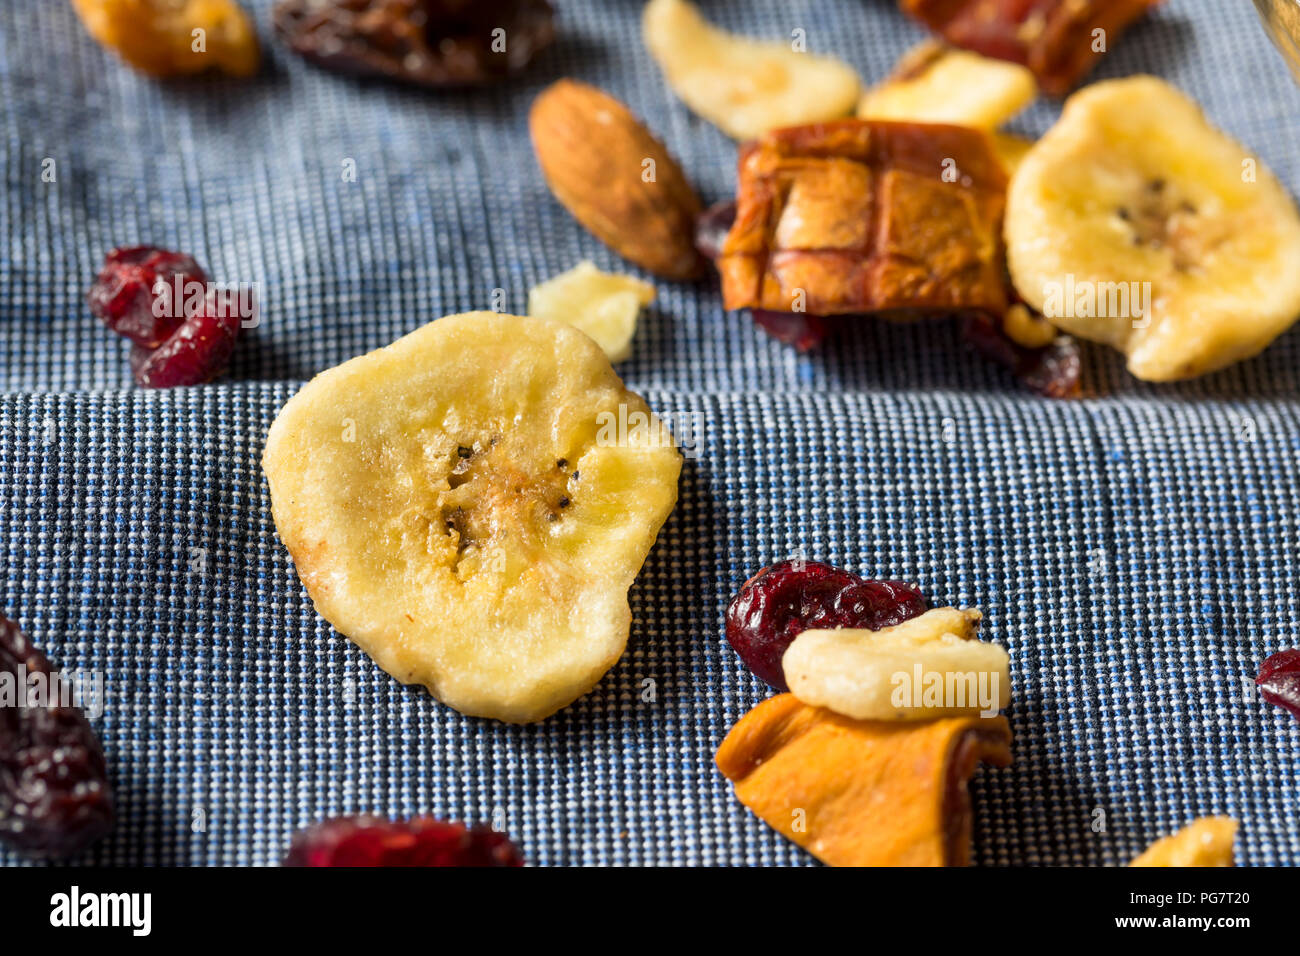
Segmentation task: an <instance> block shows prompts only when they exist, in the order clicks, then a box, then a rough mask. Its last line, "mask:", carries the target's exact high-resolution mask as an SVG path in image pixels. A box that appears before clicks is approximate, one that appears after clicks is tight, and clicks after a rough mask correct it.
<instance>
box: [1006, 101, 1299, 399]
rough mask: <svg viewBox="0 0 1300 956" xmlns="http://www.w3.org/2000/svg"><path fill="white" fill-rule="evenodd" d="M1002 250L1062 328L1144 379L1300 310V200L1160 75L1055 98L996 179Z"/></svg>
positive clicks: (1238, 356) (1198, 361) (1255, 345)
mask: <svg viewBox="0 0 1300 956" xmlns="http://www.w3.org/2000/svg"><path fill="white" fill-rule="evenodd" d="M1004 232H1005V236H1006V245H1007V264H1008V266H1009V268H1010V272H1011V278H1012V280H1013V281H1014V283H1015V287H1016V291H1017V292H1019V293H1020V296H1021V298H1023V299H1024V301H1025V302H1026V303H1027V304H1028V305H1030V306H1031V307H1032V308H1034V309H1035V310H1036V311H1038V312H1040V313H1042V314H1043V315H1044V316H1046V317H1047V319H1048V320H1049V321H1051V322H1052V323H1053V324H1054V325H1056V326H1058V327H1059V328H1062V329H1065V330H1066V331H1067V332H1071V333H1073V334H1075V335H1077V336H1079V337H1080V338H1085V339H1092V340H1093V341H1097V342H1104V343H1106V344H1108V345H1111V346H1113V347H1115V348H1117V349H1119V350H1120V351H1122V352H1124V353H1125V354H1126V355H1127V356H1128V367H1129V371H1131V372H1132V373H1133V374H1134V375H1135V376H1137V377H1138V378H1141V379H1147V380H1149V381H1169V380H1173V379H1185V378H1191V377H1193V376H1196V375H1202V374H1204V373H1206V372H1210V371H1214V370H1215V369H1220V368H1223V367H1224V366H1227V365H1231V364H1232V363H1233V362H1238V361H1241V360H1242V359H1245V358H1249V357H1250V356H1252V355H1255V354H1256V353H1258V352H1260V351H1261V350H1263V349H1264V348H1265V347H1266V346H1267V345H1268V344H1269V343H1270V342H1272V341H1273V339H1275V338H1276V337H1277V336H1278V335H1280V334H1281V333H1282V332H1284V331H1285V330H1286V329H1287V328H1288V327H1289V326H1290V325H1291V324H1292V323H1293V322H1295V320H1296V318H1297V317H1300V214H1297V212H1296V206H1295V203H1294V202H1293V201H1292V200H1291V197H1290V196H1288V195H1287V192H1286V190H1285V189H1284V188H1283V187H1282V185H1281V184H1280V183H1279V182H1278V181H1277V179H1276V178H1275V177H1274V176H1273V174H1272V173H1271V172H1269V171H1268V169H1266V168H1265V167H1264V165H1263V163H1261V162H1260V161H1259V160H1258V158H1257V157H1255V156H1254V154H1252V153H1251V152H1250V151H1249V150H1248V149H1246V148H1245V147H1244V146H1242V145H1241V144H1239V143H1237V142H1235V141H1233V140H1232V139H1230V138H1229V137H1228V136H1226V135H1225V134H1223V133H1222V132H1220V131H1219V130H1217V129H1215V128H1214V127H1213V126H1211V125H1210V124H1209V122H1208V121H1207V120H1206V118H1205V116H1204V115H1203V114H1202V112H1201V110H1200V107H1199V106H1197V104H1196V103H1195V102H1193V101H1192V100H1191V99H1189V98H1188V97H1187V96H1185V95H1184V94H1183V93H1181V92H1179V91H1178V90H1176V89H1175V88H1174V87H1172V86H1170V85H1169V84H1168V83H1166V82H1164V81H1163V80H1160V79H1157V78H1155V77H1152V76H1135V77H1130V78H1127V79H1122V80H1109V81H1106V82H1103V83H1096V84H1093V85H1092V86H1089V87H1087V88H1085V89H1084V90H1082V91H1080V92H1078V93H1076V94H1074V95H1073V96H1071V97H1070V99H1069V100H1067V101H1066V104H1065V109H1064V112H1063V113H1062V115H1061V118H1060V120H1059V121H1058V122H1057V124H1056V125H1055V126H1053V127H1052V129H1051V130H1049V131H1048V133H1047V135H1045V136H1044V137H1043V138H1042V139H1041V140H1039V141H1038V142H1037V143H1036V144H1035V145H1034V146H1033V148H1032V149H1030V150H1029V151H1028V153H1027V154H1026V155H1025V157H1024V158H1023V159H1022V160H1021V162H1020V164H1019V167H1018V168H1017V169H1016V172H1015V174H1014V175H1013V176H1012V178H1011V183H1010V185H1009V187H1008V189H1007V210H1006V217H1005V222H1004Z"/></svg>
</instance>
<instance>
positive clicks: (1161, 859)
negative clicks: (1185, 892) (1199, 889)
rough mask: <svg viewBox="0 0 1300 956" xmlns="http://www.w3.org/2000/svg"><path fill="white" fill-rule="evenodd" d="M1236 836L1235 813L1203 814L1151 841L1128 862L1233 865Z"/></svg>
mask: <svg viewBox="0 0 1300 956" xmlns="http://www.w3.org/2000/svg"><path fill="white" fill-rule="evenodd" d="M1236 838H1237V821H1236V820H1234V819H1232V817H1201V818H1200V819H1199V820H1193V821H1192V822H1191V823H1189V824H1188V825H1187V826H1185V827H1183V828H1182V829H1181V830H1179V831H1178V832H1177V833H1171V834H1170V835H1169V836H1167V837H1164V838H1162V839H1159V840H1157V841H1156V842H1155V843H1152V844H1151V846H1149V847H1147V850H1146V852H1145V853H1143V854H1142V855H1141V856H1139V857H1138V858H1137V859H1135V860H1134V861H1133V862H1132V863H1130V864H1129V866H1139V867H1145V866H1233V865H1235V864H1234V862H1233V856H1232V841H1233V840H1235V839H1236Z"/></svg>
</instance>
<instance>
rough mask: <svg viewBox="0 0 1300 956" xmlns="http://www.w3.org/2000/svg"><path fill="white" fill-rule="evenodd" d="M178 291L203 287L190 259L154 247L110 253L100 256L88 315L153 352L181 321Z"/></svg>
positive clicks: (200, 272)
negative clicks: (195, 284)
mask: <svg viewBox="0 0 1300 956" xmlns="http://www.w3.org/2000/svg"><path fill="white" fill-rule="evenodd" d="M177 280H180V288H181V289H182V294H183V295H184V290H185V289H187V288H189V286H190V283H194V282H198V283H206V282H207V281H208V277H207V275H206V274H205V273H204V272H203V270H202V269H201V268H200V267H199V264H198V263H197V262H195V261H194V259H193V258H191V257H190V256H187V255H185V254H183V253H179V252H168V251H167V250H166V249H159V248H157V247H156V246H133V247H131V248H126V249H114V250H113V251H112V252H110V253H109V254H108V255H107V256H105V257H104V267H103V268H102V269H100V271H99V275H97V276H96V277H95V281H94V283H93V284H92V285H91V287H90V291H89V292H88V293H87V294H86V299H87V301H88V302H89V303H90V311H91V312H92V313H94V315H95V316H97V317H98V318H99V319H101V320H102V321H103V323H104V324H105V325H107V326H108V327H109V328H110V329H112V330H113V331H114V332H116V333H117V334H118V335H124V336H126V337H127V338H128V339H130V340H131V341H132V342H134V343H135V344H136V345H140V346H143V347H144V348H150V349H151V348H156V347H157V346H159V345H160V344H162V342H163V340H164V339H166V338H167V337H168V336H169V335H171V334H172V332H174V331H175V330H176V329H177V327H179V326H180V324H181V322H182V321H183V320H184V318H185V311H184V299H183V298H182V299H181V301H175V299H176V296H175V289H176V284H177Z"/></svg>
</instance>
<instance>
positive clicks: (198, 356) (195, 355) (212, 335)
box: [131, 296, 243, 388]
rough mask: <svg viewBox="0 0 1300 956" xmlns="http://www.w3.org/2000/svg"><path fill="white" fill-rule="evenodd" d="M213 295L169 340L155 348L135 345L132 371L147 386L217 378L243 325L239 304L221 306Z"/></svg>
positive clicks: (232, 349)
mask: <svg viewBox="0 0 1300 956" xmlns="http://www.w3.org/2000/svg"><path fill="white" fill-rule="evenodd" d="M220 302H221V299H220V297H218V296H210V297H209V298H208V299H207V300H205V302H204V304H203V306H202V307H201V308H200V309H199V310H198V311H197V312H195V313H194V314H192V315H191V316H189V318H187V319H186V320H185V322H184V323H183V324H182V325H181V327H180V328H179V329H177V330H176V331H175V332H174V333H173V334H172V336H171V338H169V339H168V340H167V341H166V342H164V343H163V344H162V345H160V346H158V348H156V349H154V350H153V351H148V350H145V349H141V348H140V347H139V346H138V345H137V346H132V348H131V375H132V377H133V378H134V379H135V383H136V384H137V385H141V386H143V387H145V388H176V387H178V386H184V385H201V384H203V383H204V382H210V381H211V380H212V379H214V378H216V377H217V376H218V375H220V374H221V372H222V371H223V370H224V369H225V367H226V365H227V363H229V361H230V355H231V353H232V352H234V350H235V340H236V339H238V338H239V331H240V329H241V328H242V327H243V324H242V319H241V318H240V315H239V310H238V309H237V308H233V307H230V306H229V305H228V306H227V307H225V308H222V307H220V305H219V303H220Z"/></svg>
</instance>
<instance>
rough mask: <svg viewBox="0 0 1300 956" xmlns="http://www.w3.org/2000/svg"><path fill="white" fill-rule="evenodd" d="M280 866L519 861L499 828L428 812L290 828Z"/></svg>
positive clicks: (508, 863) (477, 864)
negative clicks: (449, 820)
mask: <svg viewBox="0 0 1300 956" xmlns="http://www.w3.org/2000/svg"><path fill="white" fill-rule="evenodd" d="M284 865H285V866H473V867H494V866H523V865H524V861H523V857H521V856H520V855H519V851H518V850H517V849H516V848H515V846H514V844H513V843H511V842H510V840H509V839H508V838H507V837H506V835H505V834H504V833H497V832H496V831H495V830H492V829H490V828H488V827H485V826H475V827H465V826H463V825H462V824H459V823H444V822H443V821H441V820H435V819H433V818H432V817H415V818H414V819H411V820H384V819H382V818H380V817H373V816H355V817H334V818H333V819H330V820H324V821H322V822H321V823H317V824H314V825H312V826H310V827H307V828H306V829H304V830H299V831H298V832H297V833H295V834H294V836H293V840H292V842H291V843H290V844H289V852H288V853H287V854H286V855H285V858H284Z"/></svg>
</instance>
